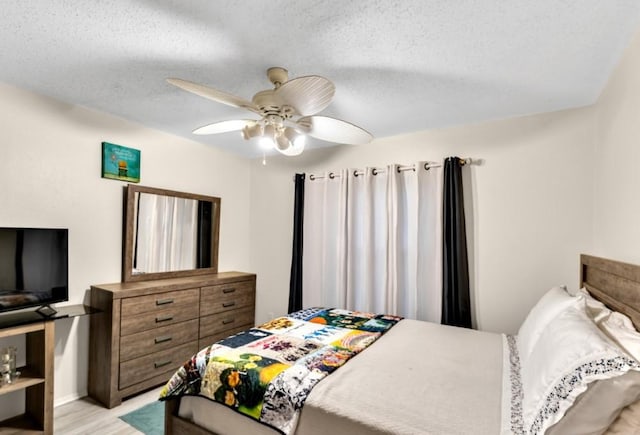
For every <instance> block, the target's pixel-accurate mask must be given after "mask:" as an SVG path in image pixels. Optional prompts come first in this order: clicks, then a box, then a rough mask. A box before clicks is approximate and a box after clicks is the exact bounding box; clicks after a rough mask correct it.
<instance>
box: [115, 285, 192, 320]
mask: <svg viewBox="0 0 640 435" xmlns="http://www.w3.org/2000/svg"><path fill="white" fill-rule="evenodd" d="M199 298H200V289H197V288H191V289H186V290H178V291H174V292H166V293H157V294H155V295H148V296H137V297H135V298H124V299H122V305H121V308H120V309H121V310H122V317H128V316H137V315H138V314H142V313H149V312H154V311H162V310H165V309H167V308H171V307H172V306H176V305H184V304H188V305H192V304H197V303H198V301H199Z"/></svg>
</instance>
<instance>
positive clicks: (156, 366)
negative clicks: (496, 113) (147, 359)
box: [153, 359, 171, 369]
mask: <svg viewBox="0 0 640 435" xmlns="http://www.w3.org/2000/svg"><path fill="white" fill-rule="evenodd" d="M169 364H171V360H170V359H169V360H166V361H160V362H154V363H153V367H154V368H156V369H159V368H160V367H164V366H168V365H169Z"/></svg>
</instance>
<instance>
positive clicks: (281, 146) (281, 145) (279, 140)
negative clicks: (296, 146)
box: [276, 134, 292, 151]
mask: <svg viewBox="0 0 640 435" xmlns="http://www.w3.org/2000/svg"><path fill="white" fill-rule="evenodd" d="M291 146H292V142H291V141H289V139H287V137H286V136H285V135H284V134H279V135H278V136H276V148H278V151H285V150H287V149H289V148H290V147H291Z"/></svg>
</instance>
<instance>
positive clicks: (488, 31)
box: [0, 0, 640, 157]
mask: <svg viewBox="0 0 640 435" xmlns="http://www.w3.org/2000/svg"><path fill="white" fill-rule="evenodd" d="M639 23H640V1H638V0H615V1H612V0H562V1H559V0H457V1H452V0H448V1H447V0H411V1H409V0H396V1H389V0H366V1H343V0H329V1H327V0H324V1H301V0H291V1H283V0H271V1H265V0H252V1H238V0H235V1H211V0H172V1H170V0H100V1H97V0H47V1H42V0H2V3H1V4H0V65H1V66H0V81H3V82H6V83H9V84H13V85H16V86H19V87H23V88H27V89H30V90H33V91H35V92H38V93H41V94H45V95H49V96H52V97H54V98H57V99H60V100H63V101H66V102H69V103H74V104H79V105H81V106H86V107H90V108H94V109H98V110H101V111H104V112H108V113H112V114H115V115H117V116H120V117H123V118H126V119H129V120H133V121H136V122H139V123H141V124H144V125H147V126H149V127H152V128H156V129H160V130H164V131H167V132H170V133H173V134H176V135H180V136H184V137H187V138H189V139H192V140H195V141H199V142H202V143H205V144H210V145H212V146H217V147H221V148H224V149H227V150H229V151H232V152H235V153H238V154H240V155H244V156H248V157H252V156H259V155H261V153H262V151H261V150H260V148H259V146H258V145H257V144H256V143H254V142H247V141H244V140H243V139H242V138H240V135H239V133H237V132H232V133H224V134H219V135H213V136H194V135H192V134H191V131H192V130H193V129H195V128H196V127H200V126H202V125H205V124H208V123H211V122H215V121H221V120H226V119H235V118H251V117H252V114H251V113H250V112H246V111H243V110H242V109H236V108H233V107H229V106H225V105H222V104H218V103H216V102H213V101H210V100H206V99H204V98H201V97H197V96H195V95H192V94H189V93H187V92H185V91H183V90H180V89H178V88H176V87H173V86H171V85H169V84H167V83H166V82H165V78H167V77H179V78H183V79H187V80H190V81H195V82H198V83H202V84H206V85H208V86H211V87H214V88H217V89H220V90H223V91H226V92H228V93H232V94H235V95H238V96H240V97H243V98H245V99H251V97H252V96H253V94H255V93H256V92H257V91H259V90H262V89H268V88H270V87H271V84H270V83H269V81H268V80H267V78H266V75H265V71H266V69H267V68H269V67H271V66H282V67H285V68H287V69H288V70H289V74H290V78H293V77H297V76H303V75H312V74H317V75H321V76H324V77H327V78H328V79H330V80H332V81H333V82H334V83H335V85H336V94H335V98H334V100H333V102H332V104H331V105H330V106H329V107H328V108H327V109H326V110H325V111H324V112H323V114H325V115H328V116H334V117H337V118H341V119H344V120H347V121H350V122H352V123H354V124H357V125H359V126H361V127H363V128H365V129H367V130H369V131H370V132H371V133H372V134H373V135H374V136H375V137H384V136H391V135H397V134H402V133H408V132H413V131H419V130H425V129H431V128H439V127H445V126H452V125H460V124H465V123H472V122H479V121H484V120H489V119H498V118H506V117H511V116H518V115H526V114H532V113H539V112H547V111H554V110H560V109H565V108H570V107H578V106H584V105H587V104H591V103H593V102H594V101H595V100H596V99H597V97H598V95H599V94H600V92H601V90H602V88H603V87H604V85H605V84H606V81H607V78H608V77H609V75H610V73H611V71H612V69H613V68H614V67H615V65H616V63H617V61H618V60H619V58H620V56H621V54H622V52H623V50H624V48H625V47H626V45H627V44H628V42H629V41H630V38H631V36H632V35H633V33H634V32H635V30H636V28H637V26H638V24H639ZM132 145H133V144H132ZM329 145H332V144H329V143H326V142H321V141H318V140H314V141H311V142H310V144H309V145H308V146H310V147H319V146H329ZM365 146H366V145H365Z"/></svg>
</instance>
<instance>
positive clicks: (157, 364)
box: [88, 272, 256, 408]
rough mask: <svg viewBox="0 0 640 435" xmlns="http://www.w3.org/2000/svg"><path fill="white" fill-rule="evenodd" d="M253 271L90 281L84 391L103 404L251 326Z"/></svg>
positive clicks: (161, 378)
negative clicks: (91, 312) (94, 310)
mask: <svg viewBox="0 0 640 435" xmlns="http://www.w3.org/2000/svg"><path fill="white" fill-rule="evenodd" d="M255 288H256V276H255V275H254V274H248V273H242V272H224V273H217V274H210V275H199V276H191V277H184V278H168V279H156V280H149V281H136V282H127V283H117V284H105V285H94V286H91V306H92V307H94V308H97V309H99V310H101V313H99V314H94V315H93V316H91V332H90V336H89V386H88V390H89V395H90V396H91V397H93V398H94V399H96V400H98V401H99V402H101V403H103V404H104V405H105V406H107V407H108V408H112V407H114V406H117V405H119V404H120V403H121V402H122V399H123V398H126V397H128V396H131V395H133V394H136V393H139V392H141V391H144V390H146V389H149V388H151V387H154V386H157V385H161V384H162V383H164V382H166V381H167V380H168V379H169V377H171V375H172V374H173V372H175V371H176V370H177V369H178V368H179V367H180V365H181V364H182V363H183V362H185V361H186V360H187V359H188V358H190V357H191V356H192V355H193V354H194V353H196V352H197V351H198V350H199V349H200V348H202V347H205V346H207V345H209V344H211V343H214V342H216V341H217V340H220V339H221V338H224V337H226V336H227V335H230V334H233V333H235V332H238V331H241V330H243V329H247V328H250V327H251V326H254V318H255V317H254V312H255Z"/></svg>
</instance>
